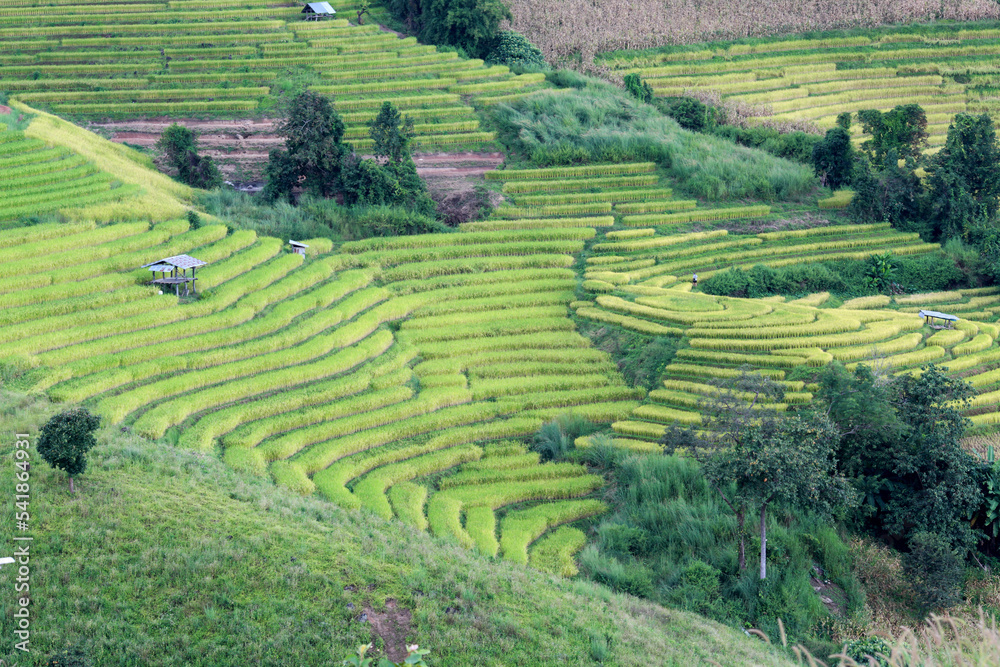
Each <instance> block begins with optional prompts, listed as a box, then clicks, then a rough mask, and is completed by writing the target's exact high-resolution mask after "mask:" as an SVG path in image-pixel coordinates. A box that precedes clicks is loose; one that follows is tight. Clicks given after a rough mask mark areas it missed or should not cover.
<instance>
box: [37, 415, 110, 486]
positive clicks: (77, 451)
mask: <svg viewBox="0 0 1000 667" xmlns="http://www.w3.org/2000/svg"><path fill="white" fill-rule="evenodd" d="M100 425H101V420H100V418H98V417H97V416H96V415H92V414H90V412H89V411H87V409H86V408H75V409H73V410H66V411H65V412H60V413H59V414H57V415H55V416H53V417H52V418H51V419H49V421H47V422H46V423H45V425H44V426H43V427H42V432H41V437H40V438H39V439H38V453H39V455H41V457H42V459H44V460H45V462H46V463H48V464H49V465H50V466H52V467H53V468H59V469H60V470H64V471H65V472H66V474H67V475H68V476H69V489H70V491H71V492H75V491H76V489H75V488H74V486H73V478H74V477H75V476H77V475H81V474H83V472H84V471H85V470H86V469H87V452H89V451H90V450H91V449H92V448H93V447H94V446H95V445H96V444H97V440H95V439H94V431H95V430H97V427H99V426H100Z"/></svg>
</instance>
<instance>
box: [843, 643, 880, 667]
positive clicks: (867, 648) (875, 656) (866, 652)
mask: <svg viewBox="0 0 1000 667" xmlns="http://www.w3.org/2000/svg"><path fill="white" fill-rule="evenodd" d="M844 655H846V656H847V657H848V658H850V659H851V660H854V661H855V662H856V663H858V664H859V665H866V666H867V665H868V664H869V660H874V661H875V663H876V666H877V667H889V663H888V662H887V660H888V658H889V656H891V655H892V646H890V645H889V644H888V643H887V642H886V641H885V640H884V639H882V638H881V637H869V638H868V639H855V640H854V641H850V642H847V644H845V645H844ZM883 656H884V657H883Z"/></svg>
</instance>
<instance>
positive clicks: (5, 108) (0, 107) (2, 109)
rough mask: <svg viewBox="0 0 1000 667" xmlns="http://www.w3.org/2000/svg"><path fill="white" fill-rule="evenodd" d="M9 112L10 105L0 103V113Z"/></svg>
mask: <svg viewBox="0 0 1000 667" xmlns="http://www.w3.org/2000/svg"><path fill="white" fill-rule="evenodd" d="M10 112H11V111H10V107H8V106H4V105H3V104H0V113H2V114H8V113H10Z"/></svg>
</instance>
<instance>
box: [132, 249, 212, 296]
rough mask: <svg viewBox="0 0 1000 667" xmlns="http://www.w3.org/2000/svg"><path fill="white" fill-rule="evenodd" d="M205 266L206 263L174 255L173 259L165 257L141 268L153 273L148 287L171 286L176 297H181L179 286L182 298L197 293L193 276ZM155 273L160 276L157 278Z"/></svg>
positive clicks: (188, 256) (195, 279) (186, 256)
mask: <svg viewBox="0 0 1000 667" xmlns="http://www.w3.org/2000/svg"><path fill="white" fill-rule="evenodd" d="M207 264H208V262H203V261H201V260H200V259H195V258H194V257H192V256H191V255H174V256H173V257H165V258H164V259H160V260H157V261H155V262H150V263H149V264H143V265H142V267H141V268H143V269H149V270H150V271H152V272H153V280H151V281H149V284H150V285H166V286H170V285H173V286H174V294H176V295H177V296H182V295H181V285H183V286H184V294H183V296H188V295H190V294H197V293H198V286H197V284H196V282H195V281H197V280H198V279H197V278H196V277H195V275H194V274H195V269H197V268H198V267H200V266H205V265H207ZM188 269H190V270H191V275H190V276H188V274H187V272H188ZM157 273H160V274H162V275H161V276H160V277H159V278H157V277H156V274H157Z"/></svg>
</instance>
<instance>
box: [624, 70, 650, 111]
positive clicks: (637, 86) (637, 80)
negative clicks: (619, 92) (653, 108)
mask: <svg viewBox="0 0 1000 667" xmlns="http://www.w3.org/2000/svg"><path fill="white" fill-rule="evenodd" d="M624 83H625V90H627V91H628V92H630V93H631V94H632V97H634V98H636V99H637V100H639V101H640V102H645V103H646V104H649V103H650V102H652V101H653V87H652V86H651V85H649V82H648V81H643V80H642V78H641V77H640V76H639V75H638V74H626V75H625V81H624Z"/></svg>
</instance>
